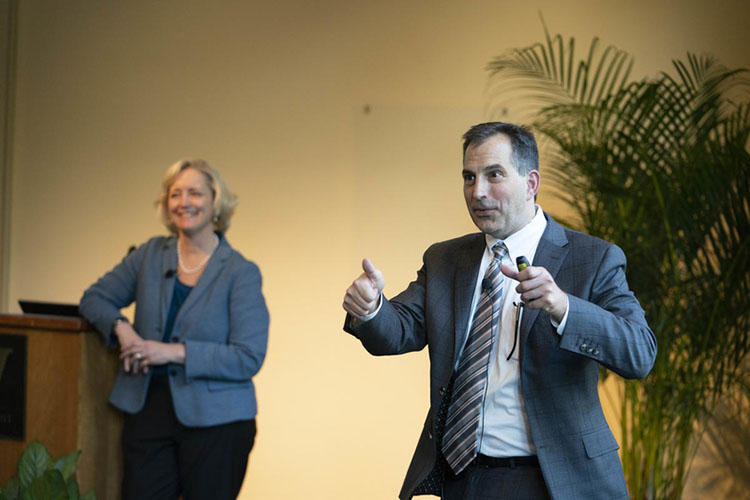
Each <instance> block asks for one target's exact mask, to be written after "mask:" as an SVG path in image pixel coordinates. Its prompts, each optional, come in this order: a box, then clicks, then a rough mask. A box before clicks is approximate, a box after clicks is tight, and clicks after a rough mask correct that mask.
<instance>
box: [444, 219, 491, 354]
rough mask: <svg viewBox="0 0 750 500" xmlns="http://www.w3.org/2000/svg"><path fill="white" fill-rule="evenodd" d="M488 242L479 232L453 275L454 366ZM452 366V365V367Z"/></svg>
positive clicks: (466, 326) (457, 264)
mask: <svg viewBox="0 0 750 500" xmlns="http://www.w3.org/2000/svg"><path fill="white" fill-rule="evenodd" d="M485 246H486V242H485V239H484V234H482V233H479V234H477V238H476V240H474V241H472V242H471V244H469V245H467V246H466V249H465V250H464V252H463V253H462V254H461V256H460V257H459V259H458V262H457V263H456V274H455V275H454V277H453V281H454V282H453V303H454V307H455V311H454V313H455V314H454V318H455V325H454V345H453V366H456V361H457V359H456V354H457V353H458V352H459V351H460V348H461V346H462V345H463V343H464V340H465V339H464V337H465V336H466V330H467V328H468V322H469V314H470V313H471V301H472V299H473V298H474V290H475V289H476V286H477V273H478V272H479V265H480V264H481V262H482V253H483V252H484V248H485ZM451 368H452V367H451Z"/></svg>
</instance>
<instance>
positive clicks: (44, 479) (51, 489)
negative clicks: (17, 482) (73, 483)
mask: <svg viewBox="0 0 750 500" xmlns="http://www.w3.org/2000/svg"><path fill="white" fill-rule="evenodd" d="M21 498H22V499H23V500H67V499H68V487H67V486H66V485H65V480H64V479H63V477H62V474H61V473H60V471H59V470H55V469H50V470H48V471H46V472H45V473H44V474H43V475H42V476H41V477H37V478H36V479H34V480H33V481H32V482H31V484H30V485H29V487H28V488H27V489H26V491H24V492H23V494H22V496H21Z"/></svg>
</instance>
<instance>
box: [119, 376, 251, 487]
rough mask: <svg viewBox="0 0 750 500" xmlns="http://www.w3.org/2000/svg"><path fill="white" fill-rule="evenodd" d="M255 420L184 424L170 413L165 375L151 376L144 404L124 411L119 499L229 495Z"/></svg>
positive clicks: (240, 472)
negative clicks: (141, 407)
mask: <svg viewBox="0 0 750 500" xmlns="http://www.w3.org/2000/svg"><path fill="white" fill-rule="evenodd" d="M255 433H256V428H255V420H243V421H240V422H232V423H229V424H224V425H216V426H213V427H186V426H184V425H182V424H181V423H180V422H179V421H178V420H177V417H176V415H175V413H174V406H173V405H172V394H171V392H170V389H169V381H168V380H167V376H166V375H159V376H154V377H153V378H152V380H151V384H150V387H149V390H148V396H147V398H146V405H145V406H144V408H143V410H142V411H141V412H139V413H136V414H134V415H130V414H128V415H126V417H125V426H124V428H123V436H122V448H123V457H124V462H125V471H124V476H123V483H122V498H123V500H131V499H132V500H135V499H138V500H150V499H153V500H172V499H175V500H176V499H177V498H179V497H180V495H182V498H183V499H184V500H197V499H206V498H210V499H217V500H220V499H222V500H223V499H226V500H234V499H235V498H237V494H238V493H239V491H240V487H241V486H242V480H243V479H244V477H245V470H246V469H247V461H248V456H249V454H250V450H251V449H252V447H253V442H254V441H255Z"/></svg>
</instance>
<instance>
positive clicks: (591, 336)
mask: <svg viewBox="0 0 750 500" xmlns="http://www.w3.org/2000/svg"><path fill="white" fill-rule="evenodd" d="M625 264H626V260H625V254H624V253H623V252H622V250H621V249H620V248H619V247H617V246H615V245H610V246H608V247H607V249H606V251H605V253H604V256H603V258H602V260H601V262H600V265H599V268H598V269H597V270H596V272H595V275H594V278H593V281H592V287H591V295H590V300H584V299H582V298H580V297H576V296H574V295H570V294H569V295H568V299H569V301H570V302H569V304H570V310H569V314H568V322H567V324H566V325H565V332H564V333H563V335H562V338H561V342H560V347H561V348H563V349H566V350H568V351H571V352H574V353H576V354H579V355H583V356H587V357H590V358H593V359H595V360H596V361H598V362H599V363H600V364H602V365H604V366H606V367H607V368H609V369H610V370H612V371H614V372H615V373H617V374H619V375H620V376H622V377H624V378H628V379H635V378H644V377H645V376H646V375H648V373H649V371H651V368H652V367H653V364H654V361H655V359H656V337H655V336H654V333H653V332H652V331H651V329H650V328H649V327H648V324H647V323H646V318H645V315H644V312H643V309H642V308H641V306H640V304H639V303H638V300H637V299H636V298H635V296H634V295H633V293H632V292H631V291H630V289H629V288H628V284H627V280H626V278H625Z"/></svg>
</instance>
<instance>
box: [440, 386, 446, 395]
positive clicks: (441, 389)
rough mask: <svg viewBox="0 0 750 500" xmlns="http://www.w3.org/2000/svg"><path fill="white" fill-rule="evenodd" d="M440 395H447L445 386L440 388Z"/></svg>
mask: <svg viewBox="0 0 750 500" xmlns="http://www.w3.org/2000/svg"><path fill="white" fill-rule="evenodd" d="M440 395H441V396H445V387H441V388H440Z"/></svg>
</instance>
